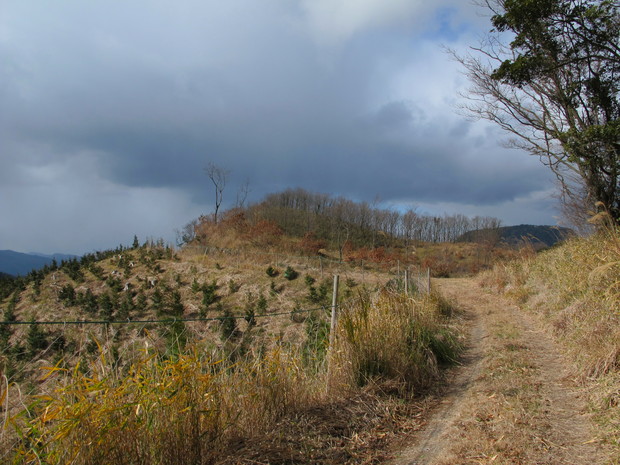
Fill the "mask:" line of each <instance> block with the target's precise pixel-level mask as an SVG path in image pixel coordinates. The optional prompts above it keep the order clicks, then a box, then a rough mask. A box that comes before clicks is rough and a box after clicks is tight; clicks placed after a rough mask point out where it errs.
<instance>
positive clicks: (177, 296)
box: [169, 291, 185, 318]
mask: <svg viewBox="0 0 620 465" xmlns="http://www.w3.org/2000/svg"><path fill="white" fill-rule="evenodd" d="M169 308H170V310H169V313H170V315H172V316H175V317H179V318H180V317H182V316H183V312H184V311H185V309H184V307H183V302H182V300H181V293H180V292H179V291H173V292H172V298H171V301H170V305H169Z"/></svg>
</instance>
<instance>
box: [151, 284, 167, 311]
mask: <svg viewBox="0 0 620 465" xmlns="http://www.w3.org/2000/svg"><path fill="white" fill-rule="evenodd" d="M151 302H153V310H155V312H156V313H157V314H161V313H162V312H163V310H164V296H163V294H162V292H161V290H160V289H159V288H158V287H157V288H155V290H154V291H153V294H151Z"/></svg>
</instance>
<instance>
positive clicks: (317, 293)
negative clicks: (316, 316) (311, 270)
mask: <svg viewBox="0 0 620 465" xmlns="http://www.w3.org/2000/svg"><path fill="white" fill-rule="evenodd" d="M307 299H308V301H309V302H311V303H313V304H319V305H327V304H329V282H328V281H323V282H322V283H321V284H320V285H319V288H318V289H317V288H316V287H314V286H309V287H308V296H307Z"/></svg>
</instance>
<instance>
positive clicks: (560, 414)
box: [390, 279, 607, 465]
mask: <svg viewBox="0 0 620 465" xmlns="http://www.w3.org/2000/svg"><path fill="white" fill-rule="evenodd" d="M434 284H435V285H436V287H438V288H439V291H440V292H441V293H442V294H443V295H444V296H445V297H446V298H448V299H449V300H451V301H452V302H454V304H455V306H456V307H457V308H458V309H459V310H460V311H461V312H462V315H463V318H464V320H465V322H466V328H467V329H466V331H467V334H468V345H467V347H466V351H465V354H464V358H463V364H462V366H460V367H457V368H455V369H454V370H453V372H452V373H451V375H450V376H449V378H450V379H449V381H448V382H449V385H448V387H447V388H446V391H445V394H444V395H443V396H442V398H441V402H440V403H439V404H438V405H437V406H436V407H435V408H434V409H432V411H431V413H430V418H429V419H428V420H427V422H426V424H425V426H424V427H422V428H421V429H420V430H419V431H418V432H417V433H416V434H415V435H414V438H413V441H412V445H411V446H410V447H408V448H407V449H405V450H403V451H401V453H400V454H399V456H398V457H397V458H396V459H395V460H394V461H392V462H390V463H391V464H393V465H448V464H450V465H455V464H486V463H489V464H491V463H493V464H524V465H525V464H528V465H531V464H541V465H542V464H545V465H547V464H548V465H568V464H571V465H585V464H588V465H594V464H604V463H606V460H607V454H606V451H605V450H603V449H602V448H601V446H600V441H599V439H598V437H597V436H596V434H595V431H594V428H593V426H592V422H591V420H590V418H589V417H588V415H587V414H586V405H585V401H584V399H583V398H582V396H580V394H579V389H578V387H577V385H576V384H575V383H574V382H573V381H572V380H571V379H570V377H569V375H568V370H567V368H566V367H567V363H566V361H565V360H564V358H563V356H562V354H561V352H560V350H559V349H558V347H557V346H556V344H555V343H554V341H553V340H552V338H551V337H549V336H548V335H547V334H546V333H545V332H544V331H543V330H542V329H541V326H540V325H539V324H538V322H537V321H536V320H535V319H534V317H532V316H530V315H528V314H525V313H523V312H521V311H520V310H519V309H518V308H517V307H516V306H515V305H514V304H511V303H510V302H508V301H507V300H506V299H504V298H503V297H501V296H498V295H494V294H490V293H487V292H485V291H484V290H482V289H481V288H480V287H479V286H478V285H477V284H476V282H475V281H474V280H473V279H442V280H435V282H434Z"/></svg>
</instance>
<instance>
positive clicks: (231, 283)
mask: <svg viewBox="0 0 620 465" xmlns="http://www.w3.org/2000/svg"><path fill="white" fill-rule="evenodd" d="M240 287H241V285H240V284H239V283H237V282H235V280H234V279H232V278H231V279H229V280H228V293H229V294H234V293H235V292H237V291H238V290H239V288H240Z"/></svg>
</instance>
